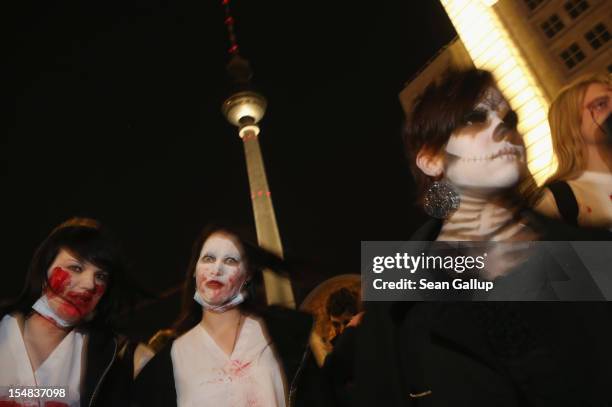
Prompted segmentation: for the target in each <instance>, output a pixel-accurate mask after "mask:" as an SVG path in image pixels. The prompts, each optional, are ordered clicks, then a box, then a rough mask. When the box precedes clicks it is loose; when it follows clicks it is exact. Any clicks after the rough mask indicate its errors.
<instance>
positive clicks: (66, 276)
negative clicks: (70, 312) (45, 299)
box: [49, 267, 70, 294]
mask: <svg viewBox="0 0 612 407" xmlns="http://www.w3.org/2000/svg"><path fill="white" fill-rule="evenodd" d="M68 284H70V273H68V272H67V271H66V270H64V269H63V268H61V267H56V268H54V269H53V271H52V272H51V277H49V287H51V291H52V292H53V293H54V294H61V293H63V292H64V290H65V289H66V287H68Z"/></svg>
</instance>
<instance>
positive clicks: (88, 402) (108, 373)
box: [81, 330, 135, 407]
mask: <svg viewBox="0 0 612 407" xmlns="http://www.w3.org/2000/svg"><path fill="white" fill-rule="evenodd" d="M134 348H135V344H134V343H131V342H128V341H127V340H126V339H125V338H123V337H120V336H117V335H114V334H112V333H110V332H107V331H98V330H92V331H91V332H90V333H89V339H88V342H87V348H86V352H87V353H86V359H85V366H84V369H85V372H86V373H85V376H84V377H83V381H82V383H81V406H82V407H87V406H100V407H106V406H109V407H111V406H113V407H114V406H119V407H121V406H129V400H130V397H131V395H130V392H131V388H132V384H133V375H134V373H133V372H134Z"/></svg>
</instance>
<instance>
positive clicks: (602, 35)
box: [584, 23, 610, 49]
mask: <svg viewBox="0 0 612 407" xmlns="http://www.w3.org/2000/svg"><path fill="white" fill-rule="evenodd" d="M584 38H586V40H587V41H588V42H589V44H591V48H593V49H599V47H601V46H602V45H604V44H605V43H606V42H608V41H610V32H608V30H607V29H606V26H605V25H603V24H602V23H599V24H597V25H596V26H595V27H593V28H591V30H590V31H588V32H587V33H586V34H585V35H584Z"/></svg>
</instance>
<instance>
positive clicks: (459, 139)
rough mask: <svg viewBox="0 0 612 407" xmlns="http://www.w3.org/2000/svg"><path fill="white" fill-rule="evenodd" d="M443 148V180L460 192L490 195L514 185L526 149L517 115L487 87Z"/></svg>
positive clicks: (519, 176) (520, 174)
mask: <svg viewBox="0 0 612 407" xmlns="http://www.w3.org/2000/svg"><path fill="white" fill-rule="evenodd" d="M466 121H467V123H466V125H465V126H463V127H460V128H458V129H457V130H455V131H454V132H453V133H452V134H451V137H450V139H449V141H448V143H447V145H446V148H445V151H446V157H445V169H444V174H445V177H446V178H447V179H448V180H449V182H450V183H451V184H453V185H454V186H456V187H457V188H459V189H460V190H475V191H478V192H481V193H482V192H485V193H493V192H495V191H498V190H500V189H505V188H509V187H512V186H514V185H516V183H517V182H518V181H519V180H520V178H521V176H522V174H523V172H524V171H525V170H526V165H525V147H524V145H523V142H522V138H521V137H520V135H519V134H518V132H517V130H516V122H517V118H516V114H515V113H514V112H513V111H512V110H511V109H510V106H509V105H508V102H507V101H506V100H505V99H504V97H503V96H502V95H501V93H500V92H499V90H497V88H494V87H490V88H489V89H488V90H487V92H486V93H485V96H484V98H483V99H482V100H481V101H480V102H479V103H478V104H477V105H476V106H474V110H473V111H472V112H471V113H470V114H468V117H466Z"/></svg>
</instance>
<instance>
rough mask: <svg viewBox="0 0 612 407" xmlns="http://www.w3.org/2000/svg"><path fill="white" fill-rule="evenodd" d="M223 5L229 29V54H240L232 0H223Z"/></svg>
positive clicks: (226, 24)
mask: <svg viewBox="0 0 612 407" xmlns="http://www.w3.org/2000/svg"><path fill="white" fill-rule="evenodd" d="M221 5H222V6H223V7H224V8H225V20H224V23H225V26H226V27H227V34H228V36H229V40H230V47H229V48H228V50H227V52H229V53H230V54H232V55H236V54H238V53H239V48H238V42H237V41H236V34H235V33H234V17H232V13H231V10H230V0H221Z"/></svg>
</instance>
